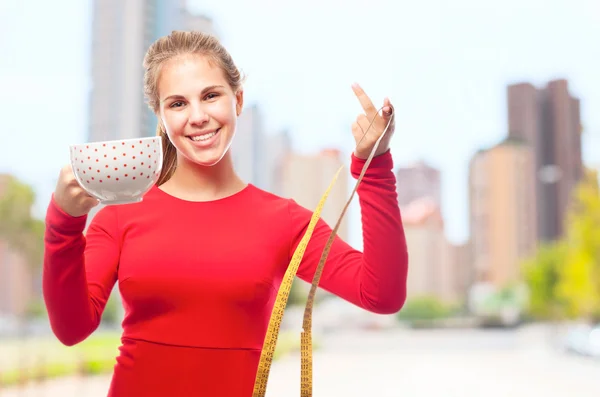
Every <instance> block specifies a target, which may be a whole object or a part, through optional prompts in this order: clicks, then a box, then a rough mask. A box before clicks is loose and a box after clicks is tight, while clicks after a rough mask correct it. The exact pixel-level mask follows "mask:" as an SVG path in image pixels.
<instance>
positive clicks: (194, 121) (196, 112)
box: [189, 105, 209, 127]
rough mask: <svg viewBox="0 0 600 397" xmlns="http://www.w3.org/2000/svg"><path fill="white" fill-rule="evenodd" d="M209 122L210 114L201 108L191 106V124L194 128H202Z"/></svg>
mask: <svg viewBox="0 0 600 397" xmlns="http://www.w3.org/2000/svg"><path fill="white" fill-rule="evenodd" d="M208 120H209V116H208V113H206V112H205V111H204V110H203V109H202V107H201V106H199V105H195V106H191V111H190V117H189V123H190V124H191V125H193V126H197V127H201V126H203V125H204V124H206V123H207V122H208Z"/></svg>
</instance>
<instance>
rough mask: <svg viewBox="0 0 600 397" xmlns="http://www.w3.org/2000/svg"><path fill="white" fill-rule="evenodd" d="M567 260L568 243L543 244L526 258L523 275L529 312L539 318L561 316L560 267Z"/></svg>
mask: <svg viewBox="0 0 600 397" xmlns="http://www.w3.org/2000/svg"><path fill="white" fill-rule="evenodd" d="M566 261H567V250H566V244H564V243H562V242H556V243H550V244H542V245H540V247H539V248H538V250H537V252H536V253H535V255H534V256H533V257H532V258H530V259H528V260H526V261H525V262H524V266H523V275H524V278H525V282H526V284H527V287H528V295H529V297H528V300H529V308H528V309H529V310H528V311H529V314H530V315H531V316H533V317H534V318H538V319H546V320H547V319H555V318H557V317H559V316H561V312H562V309H561V306H562V302H561V298H560V296H559V295H558V293H557V286H558V283H559V277H560V268H561V266H563V265H564V264H565V263H566Z"/></svg>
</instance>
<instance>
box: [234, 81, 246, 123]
mask: <svg viewBox="0 0 600 397" xmlns="http://www.w3.org/2000/svg"><path fill="white" fill-rule="evenodd" d="M235 99H236V104H235V113H236V114H237V115H238V116H239V115H240V114H242V108H243V107H244V90H242V89H241V88H240V89H239V90H238V92H237V93H236V94H235Z"/></svg>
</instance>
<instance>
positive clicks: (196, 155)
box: [158, 55, 243, 166]
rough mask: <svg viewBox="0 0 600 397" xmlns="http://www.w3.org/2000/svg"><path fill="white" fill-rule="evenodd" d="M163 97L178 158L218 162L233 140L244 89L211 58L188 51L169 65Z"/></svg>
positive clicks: (160, 88)
mask: <svg viewBox="0 0 600 397" xmlns="http://www.w3.org/2000/svg"><path fill="white" fill-rule="evenodd" d="M158 95H159V99H160V108H159V117H160V119H161V120H162V123H163V125H164V127H165V130H166V132H167V135H168V137H169V139H170V141H171V142H172V143H173V146H175V148H176V149H177V153H178V162H179V163H180V164H181V162H182V161H187V162H191V163H194V164H198V165H202V166H212V165H215V164H217V163H218V162H219V161H220V160H221V159H222V158H223V156H225V154H226V153H227V151H228V150H229V147H230V146H231V142H232V141H233V136H234V134H235V130H236V122H237V116H238V115H239V114H240V112H241V110H242V104H243V92H242V91H241V90H239V92H237V93H235V92H233V90H232V89H231V87H230V86H229V83H228V82H227V79H226V78H225V75H224V73H223V71H222V70H221V68H219V67H218V66H216V65H213V64H212V63H211V62H209V60H208V58H207V57H205V56H201V55H187V56H181V57H175V58H173V59H170V60H169V61H167V62H166V63H165V64H164V65H163V68H162V70H161V73H160V76H159V81H158Z"/></svg>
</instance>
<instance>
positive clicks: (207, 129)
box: [43, 32, 408, 397]
mask: <svg viewBox="0 0 600 397" xmlns="http://www.w3.org/2000/svg"><path fill="white" fill-rule="evenodd" d="M144 67H145V69H146V75H145V81H144V89H145V94H146V96H147V99H148V102H149V106H150V107H151V108H152V109H153V110H154V112H155V113H156V115H157V117H158V119H159V123H158V127H157V133H158V134H159V135H160V136H161V137H162V141H163V146H164V169H163V172H162V175H161V177H160V180H159V181H158V183H157V184H156V185H155V186H154V187H153V188H152V189H151V190H150V191H149V192H148V193H147V194H146V196H145V197H144V200H143V201H142V202H140V203H136V204H129V205H122V206H107V207H104V208H103V209H101V210H100V211H99V212H98V214H97V215H96V216H95V217H94V219H93V220H92V222H91V224H90V226H89V229H88V231H87V233H86V235H85V236H84V234H83V230H84V228H85V225H86V218H87V214H88V212H89V211H90V209H91V208H92V207H94V206H95V205H97V201H96V200H95V199H94V198H92V197H90V196H88V195H87V194H86V193H85V192H84V191H83V190H82V189H81V188H80V187H79V185H78V184H77V182H76V181H75V179H74V176H73V174H72V172H71V169H70V167H68V166H67V167H65V168H63V169H62V171H61V173H60V177H59V181H58V183H57V186H56V191H55V193H54V194H53V196H52V199H51V202H50V204H49V206H48V211H47V216H46V222H47V223H46V237H45V245H46V252H45V262H44V268H43V288H44V297H45V301H46V306H47V308H48V313H49V317H50V323H51V326H52V329H53V332H54V333H55V335H56V336H57V337H58V339H59V340H60V341H61V342H62V343H64V344H65V345H69V346H70V345H74V344H76V343H79V342H81V341H83V340H84V339H86V338H87V337H88V336H89V335H90V334H91V333H92V332H94V330H95V329H96V328H97V327H98V325H99V323H100V318H101V315H102V312H103V310H104V307H105V304H106V301H107V299H108V298H109V295H110V293H111V291H112V289H113V287H114V285H115V283H116V282H117V281H118V282H119V289H120V293H121V295H122V298H123V299H122V300H123V304H124V308H125V318H124V321H123V336H122V345H121V346H120V348H119V349H120V354H119V356H118V357H117V363H116V365H115V368H114V374H113V378H112V383H111V386H110V391H109V396H111V397H133V396H144V397H152V396H160V397H167V396H173V397H174V396H186V397H188V396H220V397H222V396H250V395H251V394H252V389H253V385H254V380H255V375H256V371H257V366H258V361H259V357H260V352H261V348H262V344H263V340H264V337H265V333H266V328H267V324H268V322H269V317H270V314H271V309H272V307H273V304H274V300H275V296H276V294H277V290H278V288H279V286H280V283H281V280H282V277H283V275H284V273H285V270H286V267H287V265H288V264H289V261H290V259H291V256H292V254H293V252H294V250H295V248H296V246H297V245H298V243H299V241H300V239H301V238H302V236H303V234H304V231H305V230H306V227H307V226H308V223H309V220H310V217H311V215H312V210H313V209H306V208H303V207H301V206H299V205H298V204H297V203H295V202H294V201H293V200H291V199H286V198H281V197H278V196H275V195H273V194H271V193H268V192H266V191H263V190H261V189H258V188H257V187H255V186H253V185H252V184H248V183H246V182H244V181H242V180H241V179H240V178H239V177H238V175H237V174H236V172H235V170H234V167H233V163H232V159H231V155H230V152H229V147H230V145H231V142H232V140H233V137H234V135H235V132H236V122H237V118H238V116H239V115H240V113H241V112H242V107H243V99H244V96H243V91H242V78H241V76H240V72H239V71H238V69H237V68H236V66H235V64H234V62H233V61H232V59H231V57H230V55H229V54H228V53H227V51H226V50H225V49H224V48H223V47H222V46H221V44H220V43H219V42H218V41H217V40H216V39H215V38H214V37H212V36H209V35H206V34H203V33H196V32H173V33H172V34H171V35H169V36H166V37H163V38H161V39H159V40H158V41H157V42H156V43H154V44H153V45H152V46H151V47H150V49H149V50H148V53H147V54H146V57H145V60H144ZM353 90H354V93H355V94H356V96H357V97H358V100H359V101H360V103H361V104H362V107H363V109H364V111H365V113H364V114H360V115H359V116H358V118H357V120H356V122H355V123H354V125H353V128H352V132H353V135H354V138H355V139H356V141H357V142H358V141H359V140H360V138H361V137H362V136H363V131H366V130H367V127H368V125H369V123H370V120H372V119H373V118H376V121H375V123H374V124H373V126H372V127H371V130H370V132H369V133H368V135H367V137H366V138H365V139H364V140H363V141H362V142H361V144H360V145H358V147H357V148H356V151H355V152H354V153H353V154H352V155H351V158H350V161H351V172H352V175H353V176H354V177H355V178H356V177H358V174H359V173H360V171H361V169H362V166H363V164H364V163H365V160H366V158H367V157H368V155H369V153H370V151H371V149H372V148H373V147H374V144H375V141H376V140H377V138H378V137H379V136H380V135H381V133H382V132H383V130H384V128H385V126H386V125H387V124H388V122H389V121H390V119H389V118H390V117H391V113H392V112H391V104H390V103H389V101H388V100H387V99H386V101H385V103H384V107H383V111H382V115H379V114H378V112H377V109H376V108H375V107H374V106H373V104H372V103H371V101H370V99H369V98H368V97H367V96H366V95H365V93H364V92H363V91H362V89H361V88H360V87H359V86H357V85H355V86H353ZM392 129H393V123H392V125H390V130H389V131H388V133H387V134H386V136H385V137H384V139H382V141H381V143H380V148H379V149H378V152H377V153H376V157H374V158H373V161H372V162H371V164H370V166H369V168H368V170H367V172H366V174H365V176H364V179H363V181H362V183H361V185H360V187H359V189H358V196H359V201H360V207H361V213H362V224H363V240H364V250H363V251H364V252H360V251H358V250H356V249H353V248H352V247H350V246H349V245H348V244H347V243H346V242H344V241H342V240H341V239H339V238H337V237H336V240H335V242H334V245H333V247H332V249H331V252H330V254H329V257H328V260H327V263H326V265H325V269H324V273H323V275H322V278H321V282H320V285H321V286H322V288H324V289H326V290H328V291H330V292H332V293H333V294H336V295H338V296H340V297H342V298H343V299H345V300H347V301H348V302H351V303H353V304H355V305H358V306H360V307H361V308H364V309H365V310H369V311H372V312H375V313H394V312H397V311H398V310H400V308H401V307H402V305H403V303H404V300H405V295H406V278H407V268H408V258H407V250H406V242H405V236H404V230H403V226H402V220H401V217H400V211H399V208H398V202H397V197H396V180H395V177H394V174H393V171H392V169H393V163H392V157H391V154H390V151H389V139H390V137H391V135H392V134H391V133H392V131H393V130H392ZM330 232H331V228H330V226H329V225H327V224H326V223H325V222H323V221H322V220H320V221H319V223H318V225H317V227H316V229H315V231H314V234H313V236H312V239H311V241H310V243H309V245H308V248H307V250H306V252H305V254H304V258H303V261H302V263H301V265H300V268H299V270H298V273H297V275H298V277H300V278H301V279H303V280H305V281H307V282H311V281H312V278H313V274H314V270H315V267H316V266H317V264H318V262H319V259H320V256H321V253H322V250H323V247H324V245H325V242H326V240H327V239H328V237H329V234H330Z"/></svg>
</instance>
